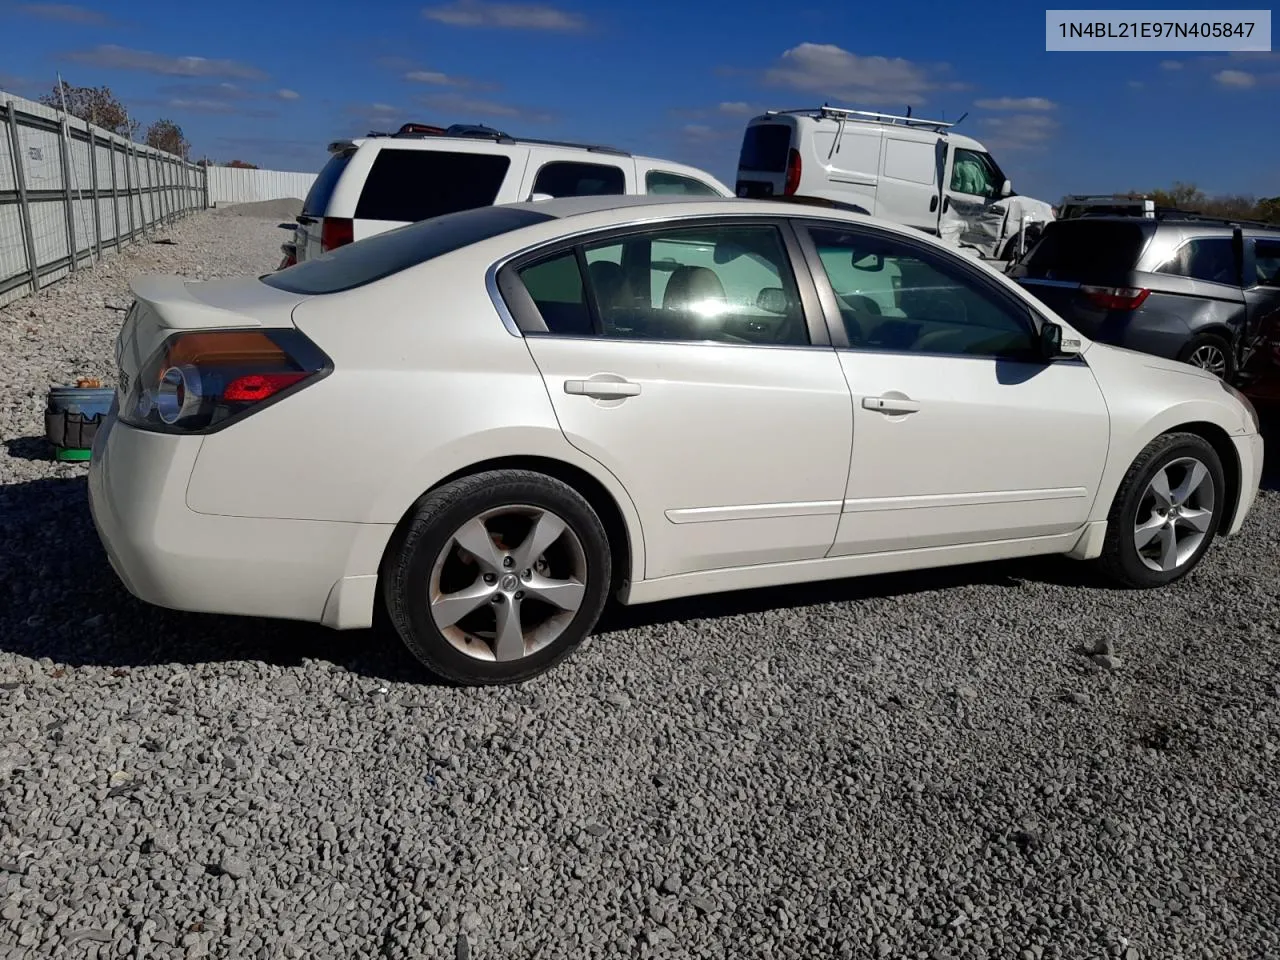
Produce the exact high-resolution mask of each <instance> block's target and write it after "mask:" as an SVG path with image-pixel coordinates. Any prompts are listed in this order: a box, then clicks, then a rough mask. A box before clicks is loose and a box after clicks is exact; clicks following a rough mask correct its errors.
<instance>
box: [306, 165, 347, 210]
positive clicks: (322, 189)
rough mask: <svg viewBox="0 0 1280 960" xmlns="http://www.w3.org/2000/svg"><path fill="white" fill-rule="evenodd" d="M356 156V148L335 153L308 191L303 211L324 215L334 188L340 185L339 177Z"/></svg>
mask: <svg viewBox="0 0 1280 960" xmlns="http://www.w3.org/2000/svg"><path fill="white" fill-rule="evenodd" d="M353 156H355V151H354V150H345V151H343V152H342V153H335V154H334V155H333V156H331V157H330V158H329V162H328V163H326V164H325V165H324V168H323V169H321V171H320V173H319V175H318V176H317V177H316V179H315V181H314V182H313V183H312V184H311V189H310V190H308V191H307V199H306V200H304V201H303V202H302V212H303V213H304V214H306V215H307V216H309V217H323V216H324V215H325V212H326V210H327V209H328V207H329V198H330V197H332V196H333V188H334V187H336V186H337V185H338V178H339V177H341V176H342V171H343V170H345V169H347V164H348V163H350V162H351V158H352V157H353Z"/></svg>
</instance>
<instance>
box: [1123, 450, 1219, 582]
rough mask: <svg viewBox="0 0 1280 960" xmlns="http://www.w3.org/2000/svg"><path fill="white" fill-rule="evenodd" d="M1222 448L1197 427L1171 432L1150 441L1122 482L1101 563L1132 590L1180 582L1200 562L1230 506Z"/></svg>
mask: <svg viewBox="0 0 1280 960" xmlns="http://www.w3.org/2000/svg"><path fill="white" fill-rule="evenodd" d="M1226 493H1227V488H1226V481H1225V474H1224V472H1223V469H1222V461H1221V459H1220V458H1219V457H1218V454H1217V451H1215V450H1214V449H1213V447H1212V446H1210V445H1209V443H1208V442H1207V441H1206V440H1205V439H1204V438H1203V437H1200V436H1198V435H1196V434H1194V433H1167V434H1164V435H1163V436H1160V437H1157V438H1156V439H1154V440H1152V441H1151V442H1150V443H1149V444H1147V446H1146V448H1145V449H1144V450H1143V451H1142V453H1140V454H1139V455H1138V458H1137V459H1136V460H1134V462H1133V465H1132V466H1131V467H1129V471H1128V472H1127V473H1126V474H1125V477H1124V479H1123V480H1122V481H1121V482H1120V489H1119V490H1118V491H1117V492H1116V497H1115V500H1114V501H1113V503H1112V505H1111V512H1110V514H1109V515H1108V517H1107V536H1106V540H1105V542H1104V544H1103V547H1102V554H1101V556H1100V557H1099V559H1098V562H1099V564H1100V566H1101V568H1102V570H1103V571H1104V572H1105V573H1106V574H1107V575H1108V576H1109V577H1111V579H1113V580H1115V581H1117V582H1118V583H1120V584H1122V585H1124V586H1126V587H1132V588H1135V589H1149V588H1151V587H1162V586H1165V585H1166V584H1170V583H1173V582H1174V581H1176V580H1180V579H1182V578H1183V577H1185V576H1186V575H1187V574H1189V573H1190V572H1191V571H1192V570H1194V569H1195V567H1196V566H1197V565H1198V564H1199V563H1200V560H1201V558H1202V557H1203V556H1204V554H1205V551H1206V550H1208V549H1209V545H1210V544H1211V543H1212V542H1213V539H1214V535H1215V534H1216V532H1217V531H1218V529H1219V527H1220V525H1221V522H1222V511H1223V509H1224V508H1225V506H1226Z"/></svg>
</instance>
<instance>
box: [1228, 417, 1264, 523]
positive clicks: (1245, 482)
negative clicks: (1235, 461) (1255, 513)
mask: <svg viewBox="0 0 1280 960" xmlns="http://www.w3.org/2000/svg"><path fill="white" fill-rule="evenodd" d="M1231 442H1232V443H1234V444H1235V448H1236V456H1237V457H1239V458H1240V498H1239V501H1238V502H1237V504H1236V515H1235V516H1234V517H1233V518H1232V520H1231V526H1230V527H1228V528H1227V535H1228V536H1230V535H1232V534H1235V533H1239V532H1240V528H1241V527H1242V526H1243V525H1244V520H1245V517H1246V516H1248V514H1249V510H1250V509H1251V508H1252V507H1253V502H1254V500H1255V499H1257V496H1258V486H1259V484H1260V483H1261V482H1262V465H1263V460H1264V456H1265V452H1266V451H1265V444H1264V443H1263V440H1262V437H1261V435H1259V434H1256V433H1255V434H1251V435H1249V436H1245V437H1233V438H1232V440H1231Z"/></svg>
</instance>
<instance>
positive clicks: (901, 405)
mask: <svg viewBox="0 0 1280 960" xmlns="http://www.w3.org/2000/svg"><path fill="white" fill-rule="evenodd" d="M862 407H863V409H865V410H875V411H876V412H877V413H915V412H916V411H917V410H919V409H920V402H919V401H918V400H907V399H905V398H902V397H863V398H862Z"/></svg>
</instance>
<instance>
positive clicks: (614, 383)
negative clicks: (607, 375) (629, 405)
mask: <svg viewBox="0 0 1280 960" xmlns="http://www.w3.org/2000/svg"><path fill="white" fill-rule="evenodd" d="M564 392H565V393H567V394H569V395H570V396H573V397H593V398H595V399H596V400H616V399H617V398H619V397H635V396H639V395H640V384H638V383H631V382H630V381H629V380H566V381H565V382H564Z"/></svg>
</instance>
